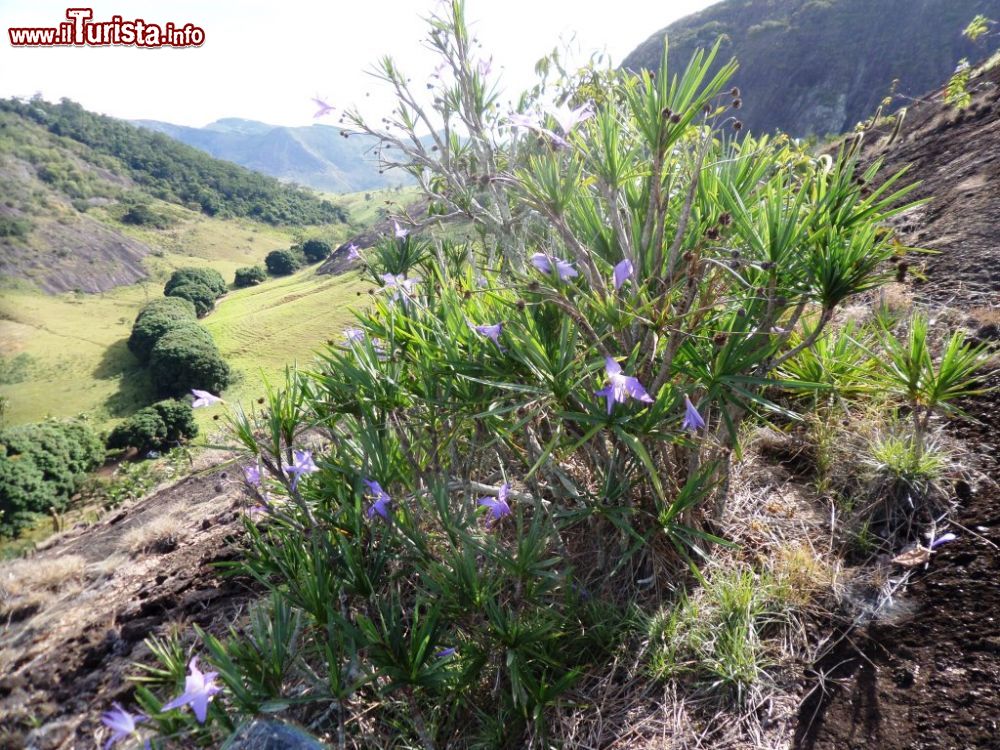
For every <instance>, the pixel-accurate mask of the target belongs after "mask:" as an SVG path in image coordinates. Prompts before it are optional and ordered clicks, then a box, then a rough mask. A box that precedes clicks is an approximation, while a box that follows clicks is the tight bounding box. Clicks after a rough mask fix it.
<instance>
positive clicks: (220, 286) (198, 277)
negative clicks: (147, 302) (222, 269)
mask: <svg viewBox="0 0 1000 750" xmlns="http://www.w3.org/2000/svg"><path fill="white" fill-rule="evenodd" d="M192 282H193V283H195V284H201V285H202V286H204V287H206V288H208V289H209V290H210V291H211V292H212V293H213V294H214V295H215V297H216V298H218V297H221V296H222V295H223V294H225V293H226V280H225V279H223V278H222V274H220V273H219V272H218V271H216V270H214V269H211V268H190V267H189V268H178V269H177V270H176V271H174V272H173V273H172V274H170V278H169V279H167V283H166V284H165V285H164V287H163V294H164V296H167V297H172V296H177V295H173V294H171V291H172V290H173V289H175V288H176V287H178V286H181V285H184V284H188V283H192Z"/></svg>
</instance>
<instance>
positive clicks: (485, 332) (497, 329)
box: [468, 323, 503, 349]
mask: <svg viewBox="0 0 1000 750" xmlns="http://www.w3.org/2000/svg"><path fill="white" fill-rule="evenodd" d="M468 325H469V328H471V329H472V330H473V331H475V332H476V333H478V334H479V335H480V336H485V337H486V338H488V339H489V340H490V341H492V342H493V343H494V344H496V345H497V348H499V349H503V347H502V346H500V334H501V333H503V323H495V324H494V325H484V326H477V325H475V324H473V323H469V324H468Z"/></svg>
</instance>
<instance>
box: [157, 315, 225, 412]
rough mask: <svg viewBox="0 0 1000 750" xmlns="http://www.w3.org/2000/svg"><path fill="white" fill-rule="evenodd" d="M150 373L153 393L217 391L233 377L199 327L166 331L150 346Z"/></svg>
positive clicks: (175, 394)
mask: <svg viewBox="0 0 1000 750" xmlns="http://www.w3.org/2000/svg"><path fill="white" fill-rule="evenodd" d="M149 375H150V378H151V379H152V381H153V387H154V388H155V389H156V392H157V393H158V394H160V395H162V396H180V395H182V394H184V393H187V392H188V391H190V390H191V389H192V388H199V389H201V390H206V391H211V392H212V393H219V392H220V391H222V390H224V389H225V388H226V386H228V385H229V383H230V382H231V380H232V371H231V370H230V369H229V365H227V364H226V362H225V360H223V359H222V355H220V354H219V350H218V349H216V348H215V343H214V342H213V341H212V337H211V336H210V335H209V333H208V332H207V331H205V330H204V329H202V328H199V327H198V326H190V327H187V328H176V329H174V330H172V331H168V332H167V333H166V334H165V335H164V336H163V337H162V338H160V340H159V341H157V342H156V346H154V347H153V353H152V355H151V356H150V358H149Z"/></svg>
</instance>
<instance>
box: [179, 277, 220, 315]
mask: <svg viewBox="0 0 1000 750" xmlns="http://www.w3.org/2000/svg"><path fill="white" fill-rule="evenodd" d="M166 295H167V296H168V297H180V298H181V299H186V300H189V301H190V302H191V304H193V305H194V309H195V311H196V312H197V313H198V317H199V318H201V317H204V316H205V315H208V313H210V312H211V311H212V310H213V309H215V300H216V297H217V296H218V295H216V294H215V293H214V292H213V291H212V290H211V289H209V288H208V287H207V286H205V285H204V284H199V283H197V282H194V281H189V282H186V283H184V284H178V285H176V286H174V287H173V288H171V290H170V291H169V292H166Z"/></svg>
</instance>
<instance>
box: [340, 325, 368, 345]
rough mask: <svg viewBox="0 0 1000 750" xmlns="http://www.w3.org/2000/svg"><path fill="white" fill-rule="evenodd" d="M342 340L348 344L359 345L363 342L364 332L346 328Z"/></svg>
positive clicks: (358, 329)
mask: <svg viewBox="0 0 1000 750" xmlns="http://www.w3.org/2000/svg"><path fill="white" fill-rule="evenodd" d="M344 340H346V341H347V343H348V344H360V343H361V342H362V341H364V340H365V332H364V331H362V330H361V329H360V328H348V329H347V330H346V331H344Z"/></svg>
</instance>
